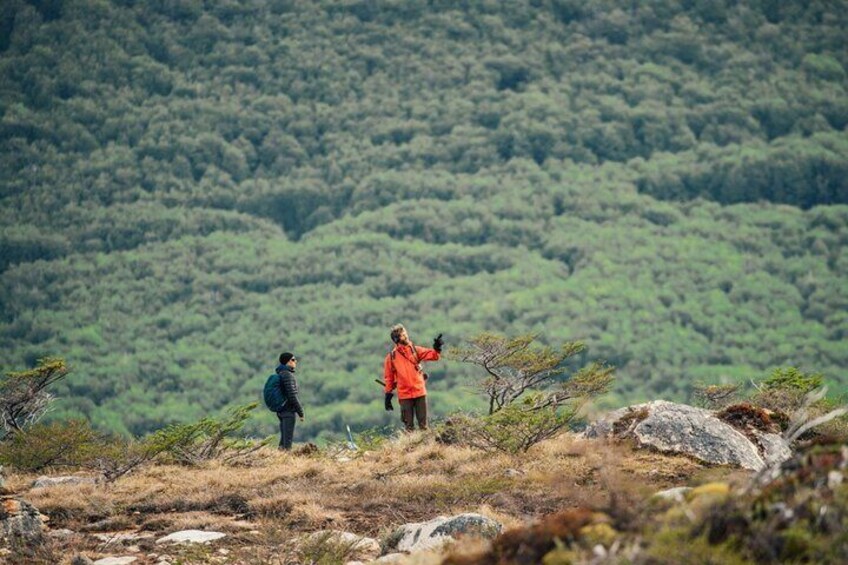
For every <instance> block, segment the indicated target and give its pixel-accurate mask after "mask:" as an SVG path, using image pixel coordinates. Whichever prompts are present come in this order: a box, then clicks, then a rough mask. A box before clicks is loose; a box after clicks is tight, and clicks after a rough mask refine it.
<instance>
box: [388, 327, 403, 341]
mask: <svg viewBox="0 0 848 565" xmlns="http://www.w3.org/2000/svg"><path fill="white" fill-rule="evenodd" d="M405 329H406V328H405V327H403V324H395V325H393V326H392V333H391V334H389V335H390V336H391V338H392V341H393V342H395V343H397V342H398V340H399V339H400V332H402V331H404V330H405Z"/></svg>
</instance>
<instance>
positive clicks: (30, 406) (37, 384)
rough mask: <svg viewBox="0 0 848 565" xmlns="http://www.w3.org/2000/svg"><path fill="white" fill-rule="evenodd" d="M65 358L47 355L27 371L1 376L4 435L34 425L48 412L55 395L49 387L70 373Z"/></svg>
mask: <svg viewBox="0 0 848 565" xmlns="http://www.w3.org/2000/svg"><path fill="white" fill-rule="evenodd" d="M69 372H70V369H69V368H68V366H67V365H66V364H65V361H64V359H59V358H53V357H46V358H44V359H40V360H39V361H38V365H37V366H36V367H35V368H33V369H29V370H27V371H18V372H8V373H6V374H5V375H4V376H2V377H0V418H2V420H3V431H4V436H5V435H8V434H12V433H18V432H21V431H23V430H24V429H25V428H27V427H29V426H32V425H33V424H35V423H36V422H38V420H40V419H41V417H42V416H44V414H45V413H46V412H47V409H48V408H49V406H50V402H51V401H52V400H53V395H52V394H50V393H49V392H47V388H48V387H49V386H50V385H52V384H53V383H55V382H58V381H60V380H62V379H64V378H65V377H66V376H68V373H69Z"/></svg>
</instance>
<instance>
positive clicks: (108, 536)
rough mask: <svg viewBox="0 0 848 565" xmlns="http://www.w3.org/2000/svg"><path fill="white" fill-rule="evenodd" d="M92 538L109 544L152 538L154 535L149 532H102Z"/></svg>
mask: <svg viewBox="0 0 848 565" xmlns="http://www.w3.org/2000/svg"><path fill="white" fill-rule="evenodd" d="M91 536H92V537H95V538H97V539H99V540H100V541H105V542H107V543H123V542H125V541H136V540H139V539H146V538H152V537H153V534H151V533H149V532H144V533H142V532H101V533H98V534H91Z"/></svg>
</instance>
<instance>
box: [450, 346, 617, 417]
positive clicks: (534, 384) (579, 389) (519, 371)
mask: <svg viewBox="0 0 848 565" xmlns="http://www.w3.org/2000/svg"><path fill="white" fill-rule="evenodd" d="M537 337H538V336H536V335H533V334H527V335H521V336H518V337H512V338H510V337H502V336H498V335H494V334H489V333H483V334H480V335H477V336H475V337H473V338H471V339H470V340H468V342H467V345H466V346H465V347H461V348H455V349H453V350H452V351H451V355H452V356H453V357H454V358H456V359H458V360H459V361H462V362H464V363H471V364H472V365H477V366H479V367H482V368H483V370H484V371H485V373H484V374H483V377H482V378H481V379H480V380H478V381H477V383H476V386H477V388H478V389H479V390H480V391H481V392H483V394H485V395H486V397H487V398H488V400H489V414H490V415H491V414H494V413H495V412H498V411H499V410H501V409H503V408H504V407H505V406H507V405H509V404H511V403H512V402H514V401H516V400H517V399H518V398H519V397H521V396H522V395H523V394H525V393H527V392H529V391H533V392H538V393H541V394H538V395H536V401H535V402H534V403H533V404H532V409H534V410H538V409H541V408H558V407H560V406H562V405H563V404H565V403H566V402H570V401H573V400H577V399H582V400H586V399H588V398H590V397H593V396H596V395H598V394H602V393H604V392H606V391H607V389H608V388H609V385H610V383H611V382H612V379H613V376H612V373H613V368H612V367H608V366H605V365H603V364H601V363H592V364H591V365H589V366H587V367H585V368H583V369H581V370H580V371H578V372H577V373H576V374H574V375H572V376H571V377H570V378H567V379H565V378H563V375H565V373H566V372H567V371H568V367H567V364H566V362H567V360H568V359H570V358H572V357H574V356H575V355H577V354H579V353H581V352H583V351H584V350H585V346H584V345H583V343H582V342H579V341H571V342H566V343H564V344H563V345H562V347H561V348H559V349H554V348H552V347H533V344H534V342H535V341H536V338H537Z"/></svg>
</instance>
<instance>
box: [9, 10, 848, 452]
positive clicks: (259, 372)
mask: <svg viewBox="0 0 848 565" xmlns="http://www.w3.org/2000/svg"><path fill="white" fill-rule="evenodd" d="M5 5H6V8H4V10H3V13H2V15H0V30H2V33H0V83H1V84H2V87H0V88H1V89H2V90H0V172H2V174H0V221H2V231H1V232H0V246H1V247H2V254H0V255H2V257H1V258H0V269H2V271H0V305H2V309H0V311H1V312H2V317H0V347H2V349H3V351H4V352H5V353H4V355H3V364H4V369H21V368H23V367H24V366H27V365H32V364H33V363H34V362H35V360H36V359H37V358H39V357H41V356H44V355H60V356H64V357H66V358H67V359H68V360H69V361H70V362H71V363H72V364H74V365H76V366H78V367H81V369H79V370H78V371H77V372H76V373H75V374H74V375H73V376H72V377H71V378H69V379H68V381H67V384H66V385H63V388H62V390H60V391H59V395H60V396H61V397H62V398H65V399H66V400H63V401H62V408H61V409H60V410H57V411H56V412H55V413H54V414H53V416H54V417H56V418H65V417H72V416H83V417H86V418H90V419H92V420H93V421H94V422H95V423H97V424H98V425H99V426H100V427H103V428H107V429H111V430H114V431H120V432H125V433H133V434H142V433H145V432H147V431H150V430H153V429H156V428H158V427H161V425H163V424H166V423H170V422H174V421H187V420H193V419H197V418H199V417H201V416H203V415H205V414H207V413H209V412H216V411H220V410H221V409H222V408H223V407H225V406H229V405H232V404H238V403H243V402H246V401H250V400H254V399H256V398H257V397H258V394H259V390H260V388H261V385H262V383H263V382H264V379H265V377H266V376H267V374H269V373H270V371H271V370H272V369H273V364H274V359H275V358H276V356H277V354H278V353H279V352H280V351H281V350H294V351H296V352H297V353H298V355H299V356H300V358H301V359H302V360H303V362H302V364H301V369H302V373H303V377H302V381H303V382H302V388H303V390H304V400H305V402H306V404H307V406H308V413H309V418H308V421H307V423H306V424H305V426H303V427H302V428H300V430H301V431H302V432H303V433H304V434H305V437H319V436H320V437H327V436H332V435H334V434H336V433H338V432H341V431H342V430H343V429H344V425H345V424H352V425H354V426H355V427H357V428H360V429H361V428H364V427H371V426H382V425H386V424H389V423H394V420H393V418H391V417H390V416H388V415H386V414H384V413H383V411H382V408H381V401H380V392H379V390H378V388H377V386H376V384H374V383H373V379H374V377H376V376H379V370H380V366H381V360H382V356H383V355H384V354H385V352H386V351H387V348H388V339H387V338H388V335H387V334H388V327H389V326H390V325H391V324H392V323H394V322H396V321H405V322H406V323H407V325H408V326H409V327H410V330H411V333H412V337H413V339H415V340H416V341H418V342H420V343H427V342H428V341H429V340H430V339H432V337H433V336H434V335H435V334H436V333H438V332H444V333H445V334H446V337H447V338H448V341H449V342H452V343H456V342H457V341H458V340H460V339H461V338H462V337H463V336H469V335H473V334H476V333H478V332H480V331H484V330H485V331H497V332H503V333H511V334H515V333H520V332H525V331H533V332H539V333H540V334H541V335H542V336H543V340H545V341H547V342H549V343H556V342H558V341H561V340H564V339H580V340H583V341H585V342H586V344H587V346H588V356H587V359H586V360H587V361H588V360H591V359H606V360H608V361H609V362H611V363H613V364H615V365H617V366H618V367H619V371H618V375H619V381H618V385H617V388H616V390H615V394H614V395H612V396H611V397H610V399H609V400H608V402H609V403H610V404H616V403H619V402H621V399H622V398H625V397H626V398H627V400H628V402H635V401H637V400H639V399H640V398H647V397H656V396H663V397H666V398H676V399H681V398H685V397H686V396H687V395H688V393H689V392H690V390H691V388H692V386H693V384H694V383H696V382H698V381H719V380H727V381H744V380H747V379H748V378H750V377H752V376H756V375H758V374H761V373H763V372H765V371H766V370H767V369H769V368H770V367H774V366H778V365H798V366H801V367H802V368H804V369H806V370H811V371H813V370H818V371H823V372H824V373H825V376H826V377H827V378H828V380H830V381H831V383H832V384H835V385H837V389H841V390H845V387H846V382H845V381H844V375H843V374H841V373H840V369H844V368H845V367H846V366H848V350H846V348H845V347H844V340H845V337H846V331H848V317H846V314H845V312H846V311H848V290H846V289H848V285H846V284H845V282H846V273H848V255H846V246H845V243H846V240H848V206H846V203H848V187H847V186H846V179H848V137H846V132H845V127H846V124H848V96H847V95H846V86H847V85H848V82H847V81H846V73H845V68H846V65H848V60H846V58H847V57H848V56H847V55H846V53H848V50H846V40H845V34H844V29H846V27H848V21H846V18H848V10H846V8H848V4H846V3H845V2H770V1H746V2H739V3H737V2H676V1H674V0H668V1H662V2H654V3H650V4H649V5H644V6H642V5H640V6H635V5H634V4H633V3H632V2H624V1H621V0H604V1H597V2H592V3H589V4H586V3H584V2H578V1H572V0H550V1H548V0H538V1H530V2H521V3H507V4H504V3H500V2H486V1H470V2H463V3H460V4H457V3H455V2H438V1H435V2H429V3H427V4H424V3H410V2H395V1H391V0H385V1H350V2H336V1H323V2H298V1H285V0H268V1H264V0H252V1H247V2H238V3H234V2H224V1H209V2H189V1H186V2H134V1H132V0H122V1H116V2H95V1H86V0H73V1H72V0H65V1H63V0H54V1H47V2H42V1H39V2H25V1H23V0H9V1H8V2H6V4H5ZM83 368H84V369H83ZM432 375H433V379H431V381H430V388H431V398H432V406H433V407H434V409H435V410H436V413H437V414H439V415H441V414H445V413H447V412H449V411H451V410H454V409H458V408H473V407H475V406H476V404H475V401H474V399H473V398H472V397H471V396H470V394H469V393H468V392H467V391H466V390H465V387H464V386H463V384H464V383H465V382H466V381H467V379H468V378H471V374H470V372H469V370H468V369H466V368H464V367H462V366H460V365H459V364H458V363H455V362H445V363H442V364H440V365H438V368H436V369H434V370H433V371H432ZM272 429H273V424H272V423H271V420H270V418H266V419H260V420H257V421H256V422H255V423H254V431H255V432H257V433H267V432H270V431H271V430H272Z"/></svg>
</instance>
